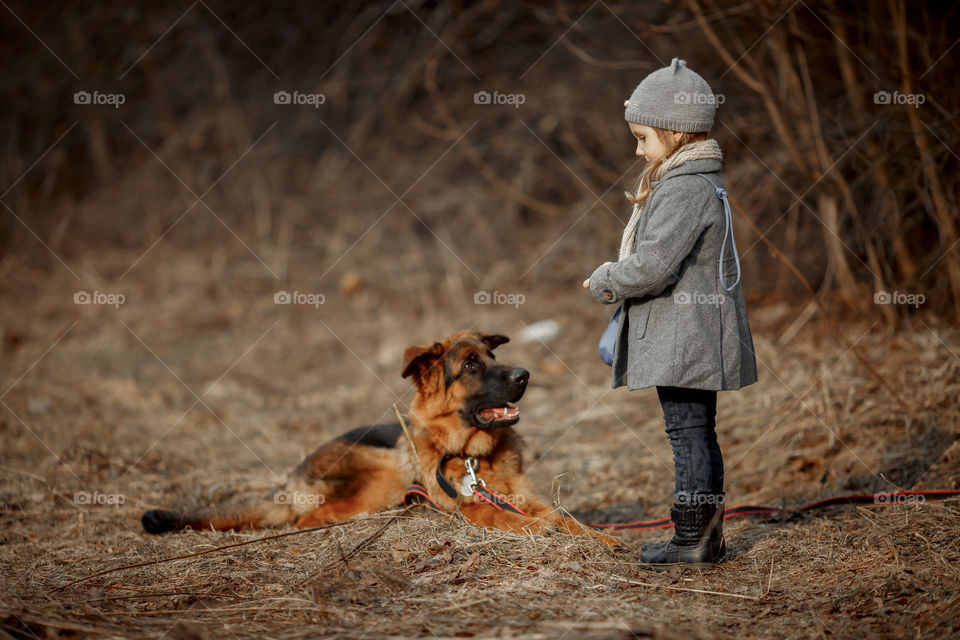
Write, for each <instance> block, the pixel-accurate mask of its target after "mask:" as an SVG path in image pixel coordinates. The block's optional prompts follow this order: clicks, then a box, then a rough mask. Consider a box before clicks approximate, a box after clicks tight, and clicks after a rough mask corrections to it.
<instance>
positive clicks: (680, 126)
mask: <svg viewBox="0 0 960 640" xmlns="http://www.w3.org/2000/svg"><path fill="white" fill-rule="evenodd" d="M716 111H717V97H716V96H714V95H713V91H712V90H711V89H710V85H709V84H707V81H706V80H704V79H703V78H701V77H700V74H698V73H696V72H695V71H691V70H690V69H688V68H687V63H686V61H685V60H681V59H680V58H674V59H673V60H672V61H671V62H670V66H669V67H664V68H663V69H657V70H656V71H654V72H653V73H651V74H650V75H648V76H647V77H646V78H644V79H643V82H641V83H640V84H638V85H637V88H636V89H634V90H633V95H631V96H630V99H629V100H628V101H627V109H626V112H625V113H624V117H625V118H626V119H627V122H634V123H636V124H645V125H647V126H648V127H656V128H658V129H669V130H670V131H686V132H690V133H693V132H697V131H710V129H711V128H713V116H714V114H715V113H716Z"/></svg>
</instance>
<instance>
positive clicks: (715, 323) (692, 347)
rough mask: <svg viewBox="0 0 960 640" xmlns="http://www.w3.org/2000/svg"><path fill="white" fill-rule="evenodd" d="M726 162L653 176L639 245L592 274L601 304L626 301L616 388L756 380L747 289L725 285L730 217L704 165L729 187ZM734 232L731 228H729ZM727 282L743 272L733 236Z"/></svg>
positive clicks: (737, 384)
mask: <svg viewBox="0 0 960 640" xmlns="http://www.w3.org/2000/svg"><path fill="white" fill-rule="evenodd" d="M721 168H722V165H721V163H720V161H719V160H713V159H699V160H691V161H688V162H686V163H684V164H682V165H680V166H679V167H677V168H675V169H672V170H671V171H668V172H667V173H666V174H664V176H663V178H661V179H660V180H659V181H657V182H655V183H654V187H653V191H652V192H651V194H650V197H649V199H648V200H647V203H646V206H645V207H644V210H643V215H642V217H641V219H640V222H639V224H638V225H637V239H636V244H635V248H634V251H633V253H632V254H631V255H630V257H629V258H627V259H626V260H623V261H621V262H614V263H610V264H605V265H603V266H601V267H599V268H597V270H596V271H594V272H593V275H591V276H590V292H591V293H592V294H593V297H594V298H596V300H597V301H598V302H600V303H601V304H607V305H613V304H619V303H620V302H625V306H624V313H622V314H620V326H619V330H618V334H617V335H618V336H619V337H618V339H617V346H616V349H615V352H614V357H613V387H614V388H616V387H621V386H624V385H626V386H627V387H628V388H630V389H643V388H645V387H652V386H673V387H686V388H693V389H707V390H717V391H719V390H723V389H739V388H741V387H745V386H747V385H749V384H753V383H754V382H756V381H757V361H756V357H755V356H754V352H753V337H752V336H751V334H750V324H749V322H748V320H747V308H746V305H745V304H744V301H743V290H742V288H741V286H740V284H737V285H736V286H735V287H733V289H732V290H731V291H725V290H724V288H723V286H722V285H721V283H720V277H719V269H718V264H719V261H720V247H721V243H722V241H723V237H724V231H725V224H726V219H725V216H724V209H723V203H722V201H721V200H720V198H719V197H717V193H716V191H715V190H714V189H713V187H711V186H710V183H708V182H707V181H706V180H704V179H703V178H702V177H700V176H698V175H696V174H697V173H702V174H704V175H706V176H707V177H709V178H710V179H711V180H712V181H713V182H714V183H715V184H716V185H717V186H718V187H723V181H722V178H721V177H720V173H719V172H720V169H721ZM730 233H731V234H732V233H733V230H732V229H731V230H730ZM723 272H724V282H725V283H726V285H727V286H730V284H731V283H733V282H734V281H735V280H736V274H737V266H736V260H735V259H734V256H733V248H732V246H731V245H730V239H729V238H728V239H727V247H726V250H725V252H724V265H723Z"/></svg>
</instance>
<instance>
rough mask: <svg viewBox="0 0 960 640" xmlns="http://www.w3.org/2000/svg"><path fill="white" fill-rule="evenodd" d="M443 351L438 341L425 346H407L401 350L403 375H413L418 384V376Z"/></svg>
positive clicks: (434, 362)
mask: <svg viewBox="0 0 960 640" xmlns="http://www.w3.org/2000/svg"><path fill="white" fill-rule="evenodd" d="M443 351H444V349H443V345H442V344H441V343H439V342H434V343H433V344H432V345H430V346H427V347H424V346H419V347H407V350H406V351H404V352H403V377H404V378H409V377H410V376H413V380H414V382H416V383H418V384H419V383H420V378H422V377H423V375H424V374H425V373H426V372H427V370H428V369H430V367H432V366H433V365H434V364H436V362H437V360H438V359H439V358H440V357H442V356H443Z"/></svg>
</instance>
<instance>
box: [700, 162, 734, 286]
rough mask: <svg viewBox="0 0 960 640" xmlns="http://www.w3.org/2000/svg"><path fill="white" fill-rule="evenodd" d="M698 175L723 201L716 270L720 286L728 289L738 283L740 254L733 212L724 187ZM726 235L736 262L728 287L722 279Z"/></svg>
mask: <svg viewBox="0 0 960 640" xmlns="http://www.w3.org/2000/svg"><path fill="white" fill-rule="evenodd" d="M697 175H698V176H700V177H701V178H703V179H704V180H706V181H707V182H709V183H710V186H711V187H713V190H714V191H716V192H717V197H718V198H720V200H721V201H722V202H723V217H724V223H725V224H724V230H723V242H721V243H720V263H719V264H718V265H717V271H718V273H719V274H720V286H721V287H723V290H724V291H730V290H731V289H733V288H734V287H735V286H737V284H739V283H740V256H739V255H738V254H737V242H736V240H734V238H733V214H732V213H731V212H730V202H729V201H728V200H727V192H726V190H725V189H721V188H720V187H718V186H717V185H716V184H715V183H714V182H713V180H711V179H710V178H708V177H707V176H705V175H703V174H702V173H698V174H697ZM727 236H730V244H731V246H733V258H734V260H735V261H736V263H737V279H736V280H734V282H733V284H731V285H730V286H729V287H728V286H727V285H726V283H724V281H723V253H724V251H725V250H726V248H727Z"/></svg>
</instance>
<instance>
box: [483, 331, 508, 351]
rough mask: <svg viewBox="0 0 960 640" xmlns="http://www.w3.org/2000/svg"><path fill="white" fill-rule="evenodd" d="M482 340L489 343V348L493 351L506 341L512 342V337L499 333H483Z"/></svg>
mask: <svg viewBox="0 0 960 640" xmlns="http://www.w3.org/2000/svg"><path fill="white" fill-rule="evenodd" d="M480 342H482V343H483V344H485V345H487V349H490V351H493V350H494V349H496V348H497V347H499V346H500V345H502V344H504V343H505V342H510V338H508V337H507V336H502V335H500V334H498V333H481V334H480Z"/></svg>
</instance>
